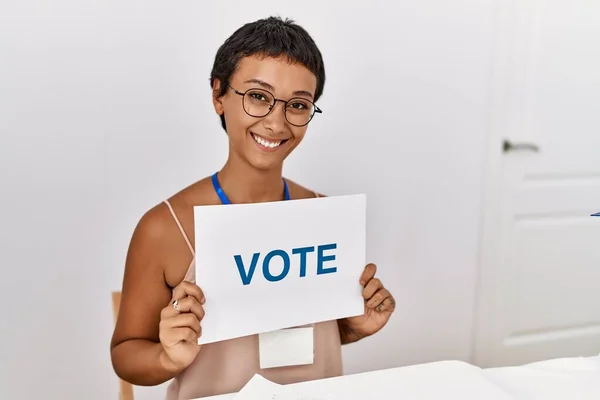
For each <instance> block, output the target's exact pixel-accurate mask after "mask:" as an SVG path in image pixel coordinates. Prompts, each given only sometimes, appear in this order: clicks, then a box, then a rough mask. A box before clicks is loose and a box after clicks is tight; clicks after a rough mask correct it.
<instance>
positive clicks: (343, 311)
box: [194, 195, 366, 344]
mask: <svg viewBox="0 0 600 400" xmlns="http://www.w3.org/2000/svg"><path fill="white" fill-rule="evenodd" d="M194 221H195V234H196V235H195V241H196V282H197V284H198V286H200V288H202V290H203V292H204V295H205V298H206V302H205V304H204V310H205V312H206V314H205V317H204V319H203V320H202V336H201V337H200V339H199V340H198V343H200V344H204V343H211V342H216V341H221V340H227V339H233V338H237V337H242V336H247V335H252V334H257V333H262V332H269V331H275V330H278V329H283V328H289V327H293V326H301V325H306V324H311V323H316V322H321V321H328V320H335V319H338V318H344V317H349V316H354V315H360V314H362V313H363V312H364V300H363V298H362V295H361V289H362V288H361V286H360V284H359V278H360V275H361V274H362V272H363V269H364V267H365V241H366V196H365V195H350V196H338V197H322V198H316V199H304V200H290V201H279V202H272V203H256V204H232V205H218V206H197V207H194ZM322 246H325V247H322ZM309 247H310V248H313V251H312V252H309V253H306V257H305V260H306V263H305V265H304V268H301V267H302V265H301V255H300V254H298V253H295V254H294V250H293V249H299V248H309ZM334 247H335V248H334ZM319 249H321V251H319ZM272 250H283V251H280V252H278V253H273V254H272V257H271V262H270V264H268V265H269V266H270V268H268V269H267V272H268V274H271V275H273V276H278V275H279V274H280V273H281V272H282V271H283V270H284V261H283V260H284V258H285V256H286V254H287V256H288V257H289V270H288V271H289V272H288V274H287V275H285V277H284V278H283V279H280V280H275V281H269V280H267V279H266V278H265V276H264V273H263V270H264V268H263V267H264V266H263V261H264V259H265V256H266V255H267V254H268V253H270V252H271V251H272ZM319 253H320V254H321V256H322V258H321V261H322V262H321V272H327V271H332V270H333V268H335V272H334V273H321V274H317V272H318V265H317V264H318V262H317V260H318V255H319ZM236 255H237V256H238V258H237V260H236V258H235V256H236ZM332 256H334V257H335V259H334V260H332V259H328V258H327V257H332ZM254 259H255V260H254ZM253 260H254V261H256V264H255V269H254V272H253V274H252V275H251V276H250V274H248V277H250V278H251V279H248V280H247V281H246V283H247V284H244V283H243V280H242V276H244V275H246V274H247V273H248V272H249V270H250V268H249V267H250V265H251V264H252V261H253ZM240 271H241V272H240ZM268 274H267V275H268ZM248 282H249V283H248Z"/></svg>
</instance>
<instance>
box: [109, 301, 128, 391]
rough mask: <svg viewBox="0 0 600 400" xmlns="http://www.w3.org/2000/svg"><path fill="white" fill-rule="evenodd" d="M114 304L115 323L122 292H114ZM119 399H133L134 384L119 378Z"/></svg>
mask: <svg viewBox="0 0 600 400" xmlns="http://www.w3.org/2000/svg"><path fill="white" fill-rule="evenodd" d="M112 306H113V318H114V323H115V324H116V323H117V317H118V316H119V307H120V306H121V292H112ZM119 400H133V385H132V384H131V383H129V382H125V381H124V380H122V379H119Z"/></svg>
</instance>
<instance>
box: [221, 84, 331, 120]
mask: <svg viewBox="0 0 600 400" xmlns="http://www.w3.org/2000/svg"><path fill="white" fill-rule="evenodd" d="M228 86H229V87H230V88H231V90H233V91H234V93H235V94H238V95H240V96H242V107H243V108H244V111H245V112H246V114H248V115H250V116H251V117H256V118H262V117H266V116H267V115H269V113H270V112H271V111H272V110H273V108H275V104H277V102H278V101H281V102H282V103H283V105H284V114H285V119H286V121H287V122H289V123H290V124H291V125H294V126H305V125H307V124H308V123H309V122H310V121H311V120H312V118H313V116H314V115H315V113H322V112H323V111H321V109H320V108H319V107H317V106H316V105H315V103H313V102H312V101H310V100H307V99H304V98H302V97H294V98H292V99H289V100H287V101H285V100H281V99H277V98H275V96H273V94H272V93H271V92H269V91H267V90H264V89H248V90H246V91H245V92H240V91H239V90H236V89H234V88H233V87H231V85H228Z"/></svg>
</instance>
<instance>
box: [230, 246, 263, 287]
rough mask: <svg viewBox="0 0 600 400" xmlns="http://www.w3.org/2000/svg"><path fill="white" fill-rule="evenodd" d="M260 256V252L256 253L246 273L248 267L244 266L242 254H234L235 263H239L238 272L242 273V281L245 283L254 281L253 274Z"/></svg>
mask: <svg viewBox="0 0 600 400" xmlns="http://www.w3.org/2000/svg"><path fill="white" fill-rule="evenodd" d="M259 256H260V253H254V255H253V256H252V262H251V263H250V268H249V269H248V273H246V268H244V261H242V256H240V255H235V256H233V258H235V263H236V264H237V268H238V272H239V273H240V278H242V283H243V284H244V285H248V284H250V282H251V281H252V276H253V275H254V270H256V264H257V263H258V257H259Z"/></svg>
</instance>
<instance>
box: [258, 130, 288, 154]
mask: <svg viewBox="0 0 600 400" xmlns="http://www.w3.org/2000/svg"><path fill="white" fill-rule="evenodd" d="M250 134H251V135H252V139H254V141H255V142H256V143H258V144H259V145H260V146H261V147H263V148H264V149H266V150H275V149H277V148H278V147H279V146H281V145H282V144H284V143H285V142H287V141H288V139H284V140H268V139H265V138H264V137H262V136H258V135H257V134H255V133H252V132H250Z"/></svg>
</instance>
